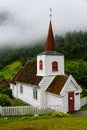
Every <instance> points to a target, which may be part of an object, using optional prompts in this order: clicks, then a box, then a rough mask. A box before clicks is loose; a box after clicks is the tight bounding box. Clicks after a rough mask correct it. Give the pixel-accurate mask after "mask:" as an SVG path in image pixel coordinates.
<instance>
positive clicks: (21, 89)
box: [20, 84, 23, 94]
mask: <svg viewBox="0 0 87 130" xmlns="http://www.w3.org/2000/svg"><path fill="white" fill-rule="evenodd" d="M20 93H21V94H23V86H22V84H21V85H20Z"/></svg>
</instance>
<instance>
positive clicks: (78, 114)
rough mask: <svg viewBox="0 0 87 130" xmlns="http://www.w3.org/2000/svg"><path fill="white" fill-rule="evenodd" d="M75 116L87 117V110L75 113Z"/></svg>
mask: <svg viewBox="0 0 87 130" xmlns="http://www.w3.org/2000/svg"><path fill="white" fill-rule="evenodd" d="M73 115H75V116H87V110H84V111H77V112H75V113H73Z"/></svg>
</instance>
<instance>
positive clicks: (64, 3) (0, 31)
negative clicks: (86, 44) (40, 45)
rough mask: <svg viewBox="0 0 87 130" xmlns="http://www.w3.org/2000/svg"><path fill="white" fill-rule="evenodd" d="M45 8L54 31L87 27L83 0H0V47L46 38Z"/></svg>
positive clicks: (85, 0) (46, 20)
mask: <svg viewBox="0 0 87 130" xmlns="http://www.w3.org/2000/svg"><path fill="white" fill-rule="evenodd" d="M49 8H52V25H53V30H54V35H56V34H58V35H62V34H65V33H66V32H68V31H74V30H76V31H79V30H82V31H86V30H87V14H86V13H87V0H44V1H43V0H0V48H2V47H6V46H8V47H16V46H23V45H27V44H28V45H32V44H36V43H37V41H39V40H42V39H46V36H47V31H48V26H49V21H50V11H49Z"/></svg>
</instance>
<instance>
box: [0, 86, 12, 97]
mask: <svg viewBox="0 0 87 130" xmlns="http://www.w3.org/2000/svg"><path fill="white" fill-rule="evenodd" d="M0 93H1V94H6V95H8V96H9V97H11V98H12V90H11V89H10V88H9V87H8V86H2V85H0Z"/></svg>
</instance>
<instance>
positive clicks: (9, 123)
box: [0, 116, 87, 130]
mask: <svg viewBox="0 0 87 130" xmlns="http://www.w3.org/2000/svg"><path fill="white" fill-rule="evenodd" d="M0 130H87V118H86V117H75V116H69V117H50V116H44V117H41V118H38V117H37V118H34V117H27V116H26V117H14V118H13V117H4V118H3V117H1V118H0Z"/></svg>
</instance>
